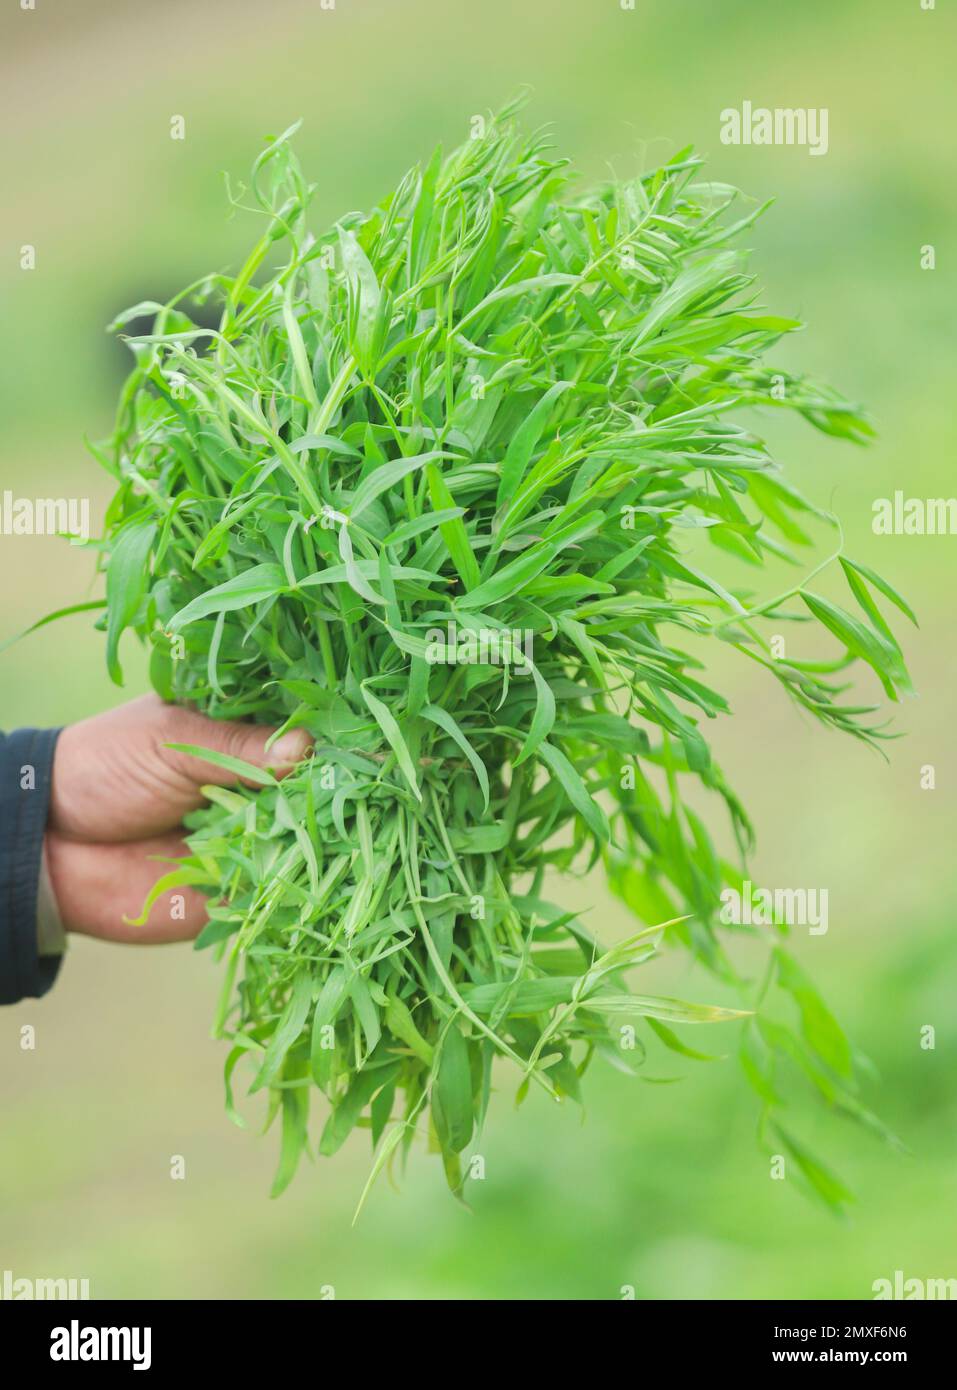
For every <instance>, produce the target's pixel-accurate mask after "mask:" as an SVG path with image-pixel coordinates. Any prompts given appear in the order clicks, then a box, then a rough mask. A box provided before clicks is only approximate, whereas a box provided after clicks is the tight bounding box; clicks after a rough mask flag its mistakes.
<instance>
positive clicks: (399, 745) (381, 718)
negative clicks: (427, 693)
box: [360, 685, 422, 801]
mask: <svg viewBox="0 0 957 1390" xmlns="http://www.w3.org/2000/svg"><path fill="white" fill-rule="evenodd" d="M360 690H361V691H362V698H363V700H365V702H366V704H367V705H368V707H369V710H370V711H371V713H372V715H373V717H374V718H375V721H376V723H377V724H378V725H379V728H380V729H381V730H382V732H383V734H384V735H385V737H386V741H387V742H388V744H389V747H390V748H391V749H392V751H393V753H394V754H395V757H396V762H397V763H398V764H399V767H400V768H401V769H402V773H403V775H404V777H405V780H406V781H407V782H408V784H409V786H410V787H411V788H412V791H413V793H414V794H415V797H416V799H417V800H418V801H421V800H422V793H421V792H420V791H419V781H418V778H417V777H416V775H415V767H414V765H413V762H412V755H411V754H410V752H409V748H408V744H407V743H406V741H405V739H404V738H403V737H402V731H401V729H400V728H399V726H398V724H397V723H396V720H395V718H394V716H393V715H392V712H391V710H390V709H389V707H388V705H384V704H383V703H382V701H381V700H379V699H377V698H376V696H375V695H373V693H372V691H371V690H369V688H368V687H367V686H365V685H363V686H360Z"/></svg>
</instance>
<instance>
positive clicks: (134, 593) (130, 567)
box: [38, 518, 156, 685]
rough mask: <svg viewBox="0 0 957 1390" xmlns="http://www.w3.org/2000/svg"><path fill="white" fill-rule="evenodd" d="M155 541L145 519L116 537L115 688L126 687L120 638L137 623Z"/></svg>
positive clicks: (111, 579) (109, 657) (110, 575)
mask: <svg viewBox="0 0 957 1390" xmlns="http://www.w3.org/2000/svg"><path fill="white" fill-rule="evenodd" d="M155 537H156V525H155V523H154V522H152V521H148V520H146V519H145V518H139V519H137V520H136V521H134V522H130V523H129V524H128V525H127V526H126V527H125V528H124V529H123V530H122V531H120V532H119V534H118V535H117V536H116V538H115V540H114V542H113V547H112V550H111V552H110V558H109V561H108V562H107V567H106V607H107V622H106V664H107V669H108V670H109V673H110V680H112V681H113V683H114V684H115V685H122V684H123V671H122V669H121V667H120V661H119V656H118V650H119V644H120V637H121V636H122V635H123V632H124V630H125V629H126V628H127V627H129V625H130V623H131V622H132V621H133V618H134V617H135V615H136V610H137V609H138V608H139V606H140V601H141V600H142V598H143V594H144V593H145V591H146V585H147V580H148V577H149V554H150V550H151V548H152V545H153V541H154V539H155ZM38 626H39V624H38Z"/></svg>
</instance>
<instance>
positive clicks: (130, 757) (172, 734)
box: [48, 695, 311, 844]
mask: <svg viewBox="0 0 957 1390" xmlns="http://www.w3.org/2000/svg"><path fill="white" fill-rule="evenodd" d="M274 732H275V730H273V729H272V728H267V727H265V726H263V725H257V724H240V723H236V722H234V721H229V722H226V721H217V720H215V719H206V718H205V717H204V716H203V715H201V714H197V713H196V711H195V710H188V709H184V708H182V707H180V706H178V705H168V704H165V703H164V702H163V701H162V700H161V699H160V698H159V696H158V695H144V696H142V697H141V698H139V699H137V700H131V701H129V703H128V704H125V705H120V706H119V707H118V708H117V709H113V710H108V711H107V712H106V713H104V714H99V715H96V716H94V717H93V718H92V719H84V720H82V721H81V722H80V723H78V724H72V725H70V726H69V727H68V728H66V729H64V730H63V732H62V734H61V735H60V737H59V739H58V741H57V747H56V755H55V758H54V763H53V782H52V792H51V799H50V812H49V819H48V826H49V828H50V829H51V830H53V831H55V832H56V833H57V834H60V835H66V836H69V837H70V838H71V839H75V840H80V841H82V842H83V843H85V844H90V843H92V842H94V841H96V842H98V843H115V842H116V841H121V840H122V841H132V840H141V839H145V838H147V837H149V836H151V835H159V834H162V833H164V832H166V831H171V830H173V829H174V828H176V827H178V826H179V825H180V823H181V822H182V820H183V817H184V816H185V815H186V814H187V813H188V812H189V811H194V810H196V808H197V807H198V806H201V805H202V804H203V796H202V792H201V791H200V787H202V786H203V785H204V784H205V783H207V782H214V783H218V784H219V785H221V786H228V785H230V784H233V783H236V782H237V781H241V780H242V779H240V778H237V777H236V776H235V775H234V774H233V773H231V772H228V771H226V770H225V769H224V768H221V767H217V766H216V765H215V764H213V763H210V762H207V761H206V760H205V759H203V758H201V757H192V756H190V755H189V754H187V753H181V752H176V751H174V750H173V749H171V748H168V747H167V744H169V743H182V744H190V745H193V746H196V747H206V748H210V749H213V750H215V751H216V752H220V753H226V754H228V755H230V756H232V757H235V758H241V759H242V760H243V761H245V762H247V763H252V764H253V765H254V766H256V767H266V766H270V767H272V768H273V769H274V770H275V773H276V775H277V776H280V777H282V776H285V775H286V773H288V772H289V771H290V770H291V768H292V767H293V766H294V765H295V763H296V762H298V761H299V760H300V759H301V758H302V757H304V756H305V754H306V753H307V752H308V750H309V748H310V745H311V741H310V739H309V735H308V734H307V733H305V731H303V730H301V729H298V730H294V731H293V730H290V731H289V732H287V733H286V734H284V735H283V736H282V738H280V739H278V740H277V743H276V747H275V748H272V749H270V750H269V752H268V753H267V751H266V742H267V740H268V739H269V737H270V735H271V734H273V733H274ZM247 785H250V786H252V785H254V784H253V783H252V782H247Z"/></svg>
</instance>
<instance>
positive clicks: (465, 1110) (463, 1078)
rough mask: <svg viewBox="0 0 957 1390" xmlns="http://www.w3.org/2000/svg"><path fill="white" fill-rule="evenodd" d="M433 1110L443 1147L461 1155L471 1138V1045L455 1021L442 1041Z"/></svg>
mask: <svg viewBox="0 0 957 1390" xmlns="http://www.w3.org/2000/svg"><path fill="white" fill-rule="evenodd" d="M432 1110H433V1114H434V1115H435V1121H436V1129H437V1130H438V1132H439V1137H440V1138H441V1139H442V1141H443V1147H445V1148H448V1149H451V1151H452V1152H453V1153H461V1152H462V1150H463V1149H464V1148H465V1147H466V1145H467V1144H468V1142H469V1140H470V1139H471V1138H472V1126H473V1112H472V1072H471V1066H470V1063H469V1049H468V1043H467V1042H466V1041H465V1037H464V1035H463V1034H462V1033H461V1032H460V1030H459V1028H458V1026H457V1024H456V1023H455V1022H452V1023H451V1024H450V1025H449V1027H448V1029H447V1030H446V1032H445V1036H444V1037H443V1039H442V1044H441V1051H440V1053H439V1064H438V1071H437V1073H436V1078H435V1085H434V1087H433V1090H432Z"/></svg>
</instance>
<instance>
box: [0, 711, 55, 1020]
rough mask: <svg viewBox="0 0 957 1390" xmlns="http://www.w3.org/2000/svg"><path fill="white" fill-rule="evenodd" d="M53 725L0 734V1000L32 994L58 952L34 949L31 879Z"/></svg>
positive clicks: (45, 803)
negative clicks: (47, 953)
mask: <svg viewBox="0 0 957 1390" xmlns="http://www.w3.org/2000/svg"><path fill="white" fill-rule="evenodd" d="M59 732H60V731H59V729H17V730H16V731H15V732H14V733H12V734H0V1004H16V1003H17V1002H18V1001H19V1000H20V999H37V998H39V997H40V995H41V994H46V992H47V990H48V989H49V988H50V986H51V985H52V984H53V981H54V980H55V979H56V976H57V971H58V970H59V968H60V957H59V956H41V955H40V954H39V952H38V950H37V885H38V883H39V881H40V861H41V857H42V854H43V834H44V831H45V830H46V823H47V812H48V810H49V806H50V780H51V774H52V770H53V750H54V749H55V747H56V741H57V736H58V734H59Z"/></svg>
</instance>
